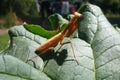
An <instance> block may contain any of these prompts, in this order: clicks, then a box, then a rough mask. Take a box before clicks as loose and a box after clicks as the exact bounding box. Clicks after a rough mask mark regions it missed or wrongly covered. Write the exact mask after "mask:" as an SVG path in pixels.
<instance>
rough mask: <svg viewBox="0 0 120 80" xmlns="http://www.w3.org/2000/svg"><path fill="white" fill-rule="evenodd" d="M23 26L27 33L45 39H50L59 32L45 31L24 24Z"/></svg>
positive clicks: (38, 27)
mask: <svg viewBox="0 0 120 80" xmlns="http://www.w3.org/2000/svg"><path fill="white" fill-rule="evenodd" d="M23 26H24V27H25V29H27V30H28V31H30V32H32V33H34V34H36V35H39V36H42V37H45V38H51V37H52V36H54V35H56V34H57V33H58V32H59V30H53V31H49V30H45V29H44V28H42V27H41V26H39V25H34V24H24V25H23Z"/></svg>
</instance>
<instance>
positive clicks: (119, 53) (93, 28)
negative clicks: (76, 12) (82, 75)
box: [78, 4, 120, 80]
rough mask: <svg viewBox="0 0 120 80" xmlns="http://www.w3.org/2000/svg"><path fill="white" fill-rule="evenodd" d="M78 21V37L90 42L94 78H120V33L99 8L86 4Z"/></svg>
mask: <svg viewBox="0 0 120 80" xmlns="http://www.w3.org/2000/svg"><path fill="white" fill-rule="evenodd" d="M87 6H88V7H87V9H86V11H85V12H84V13H83V17H84V19H83V20H81V21H80V22H79V30H78V32H79V37H80V38H82V39H83V40H85V41H87V42H88V43H90V44H91V48H92V50H93V57H94V64H95V65H94V67H95V69H94V70H95V71H94V73H95V79H96V80H119V79H120V72H119V71H120V60H119V59H120V45H119V44H120V34H119V32H118V31H116V29H115V28H114V27H113V26H112V25H111V24H110V23H109V22H108V20H107V19H106V17H105V16H104V14H103V13H102V11H101V9H100V8H99V7H97V6H95V5H91V4H87Z"/></svg>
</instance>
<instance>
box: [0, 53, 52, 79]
mask: <svg viewBox="0 0 120 80" xmlns="http://www.w3.org/2000/svg"><path fill="white" fill-rule="evenodd" d="M0 79H1V80H51V79H49V78H48V77H47V76H46V75H45V74H44V73H43V72H42V71H39V70H37V69H35V68H33V67H32V66H30V65H28V64H26V63H24V62H22V61H21V60H19V59H17V58H15V57H13V56H10V55H0Z"/></svg>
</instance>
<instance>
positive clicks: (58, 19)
mask: <svg viewBox="0 0 120 80" xmlns="http://www.w3.org/2000/svg"><path fill="white" fill-rule="evenodd" d="M48 19H49V21H50V23H51V26H52V28H53V29H57V27H58V26H61V25H63V24H67V23H68V20H66V19H64V18H63V17H62V16H61V15H59V14H57V13H55V14H53V15H50V16H49V17H48Z"/></svg>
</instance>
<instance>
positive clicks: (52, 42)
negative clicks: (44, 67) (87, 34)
mask: <svg viewBox="0 0 120 80" xmlns="http://www.w3.org/2000/svg"><path fill="white" fill-rule="evenodd" d="M81 16H82V14H80V13H78V12H75V13H74V17H73V18H72V19H71V20H70V22H69V23H68V25H67V26H66V28H65V29H64V30H63V31H61V32H60V33H58V34H57V35H55V36H53V37H51V38H50V39H48V40H47V41H46V42H45V43H43V44H41V45H40V46H38V47H37V49H36V50H35V53H37V56H38V55H39V56H40V55H42V54H44V53H46V52H47V51H49V50H51V49H53V48H54V47H56V46H57V45H58V43H59V42H60V44H61V45H64V44H66V43H62V40H63V39H64V37H70V36H71V35H72V33H73V32H74V31H75V30H76V29H77V20H78V18H79V17H81ZM67 43H70V42H67ZM72 50H73V47H72ZM73 54H74V57H75V59H76V56H75V53H74V51H73ZM37 56H34V57H33V58H35V57H37ZM76 61H77V59H76ZM77 63H78V61H77Z"/></svg>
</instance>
